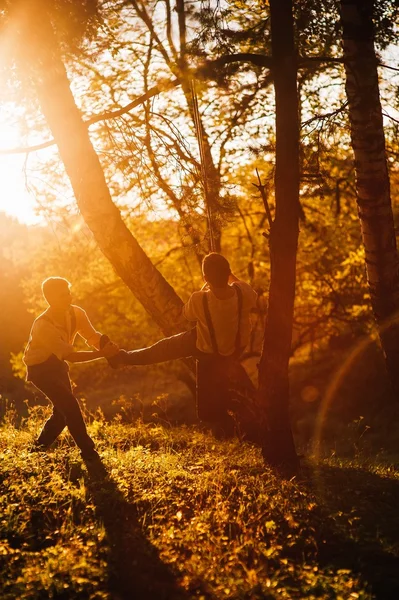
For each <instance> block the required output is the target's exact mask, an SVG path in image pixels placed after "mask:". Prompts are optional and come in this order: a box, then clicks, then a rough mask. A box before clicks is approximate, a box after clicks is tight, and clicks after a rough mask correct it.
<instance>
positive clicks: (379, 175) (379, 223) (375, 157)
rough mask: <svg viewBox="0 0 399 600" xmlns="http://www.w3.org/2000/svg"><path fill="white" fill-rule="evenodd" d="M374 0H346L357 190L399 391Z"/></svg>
mask: <svg viewBox="0 0 399 600" xmlns="http://www.w3.org/2000/svg"><path fill="white" fill-rule="evenodd" d="M373 9H374V2H373V1H372V0H341V21H342V28H343V50H344V64H345V73H346V94H347V98H348V107H349V120H350V131H351V138H352V146H353V151H354V155H355V172H356V192H357V206H358V213H359V219H360V223H361V229H362V236H363V244H364V249H365V259H366V270H367V278H368V285H369V290H370V298H371V304H372V308H373V312H374V315H375V319H376V321H377V324H378V326H379V331H380V339H381V345H382V347H383V350H384V353H385V358H386V365H387V370H388V374H389V376H390V379H391V382H392V385H393V388H394V391H395V392H397V393H399V324H398V318H397V317H398V314H397V313H398V310H399V270H398V254H397V248H396V238H395V227H394V220H393V214H392V206H391V197H390V185H389V175H388V168H387V160H386V153H385V137H384V128H383V119H382V111H381V102H380V95H379V87H378V72H377V58H376V54H375V49H374V32H373V22H372V17H373Z"/></svg>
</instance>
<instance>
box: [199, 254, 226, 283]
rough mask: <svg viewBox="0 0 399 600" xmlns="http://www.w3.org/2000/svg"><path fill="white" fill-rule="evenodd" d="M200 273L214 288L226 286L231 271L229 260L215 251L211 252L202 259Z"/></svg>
mask: <svg viewBox="0 0 399 600" xmlns="http://www.w3.org/2000/svg"><path fill="white" fill-rule="evenodd" d="M202 273H203V275H204V279H205V281H206V282H207V283H209V285H211V286H213V287H215V288H223V287H226V285H227V284H228V281H229V276H230V273H231V270H230V265H229V261H228V260H227V259H226V258H225V257H224V256H222V255H221V254H218V253H217V252H211V253H210V254H207V255H206V256H205V258H204V260H203V261H202Z"/></svg>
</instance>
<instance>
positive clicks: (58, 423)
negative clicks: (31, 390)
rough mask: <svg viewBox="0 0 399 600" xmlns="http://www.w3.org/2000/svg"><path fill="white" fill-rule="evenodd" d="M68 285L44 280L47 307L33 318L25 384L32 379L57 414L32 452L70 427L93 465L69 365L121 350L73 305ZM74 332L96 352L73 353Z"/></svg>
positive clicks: (54, 279)
mask: <svg viewBox="0 0 399 600" xmlns="http://www.w3.org/2000/svg"><path fill="white" fill-rule="evenodd" d="M70 287H71V284H70V283H69V282H68V281H67V280H66V279H63V278H61V277H49V278H48V279H46V280H45V281H43V283H42V291H43V296H44V298H45V300H46V301H47V303H48V305H49V306H48V308H47V310H45V311H44V312H43V313H42V314H41V315H39V316H38V317H37V318H36V319H35V321H34V323H33V326H32V329H31V332H30V337H29V342H28V345H27V347H26V349H25V354H24V362H25V364H26V367H27V377H26V379H27V381H31V382H32V383H33V384H34V385H35V386H36V387H37V388H38V389H39V390H40V391H41V392H43V394H45V395H46V396H47V398H48V399H49V400H50V401H51V403H52V404H53V413H52V415H51V417H50V418H49V419H48V421H46V423H45V424H44V427H43V429H42V431H41V433H40V435H39V437H38V439H37V441H36V443H35V445H34V447H33V450H46V449H47V448H49V446H51V444H52V443H53V442H54V441H55V440H56V439H57V437H58V436H59V435H60V433H61V432H62V430H63V429H64V428H65V426H67V427H68V429H69V431H70V433H71V435H72V437H73V439H74V440H75V443H76V445H77V446H78V447H79V448H80V451H81V455H82V458H83V460H85V461H91V460H97V459H99V456H98V454H97V452H96V450H95V448H94V442H93V440H92V439H91V437H90V436H89V435H88V433H87V430H86V425H85V423H84V420H83V416H82V413H81V410H80V407H79V404H78V401H77V399H76V398H75V396H74V395H73V392H72V387H71V382H70V379H69V374H68V371H69V367H68V364H67V362H66V361H68V362H81V363H83V362H90V361H93V360H97V359H99V358H103V357H104V358H109V357H112V356H115V354H116V353H117V352H118V346H117V345H116V344H114V343H112V342H110V341H109V339H108V337H107V336H105V335H102V334H101V333H99V332H98V331H96V330H95V329H94V327H93V326H92V324H91V323H90V321H89V319H88V317H87V315H86V312H85V311H84V310H83V309H82V308H80V307H79V306H74V305H72V304H71V301H72V296H71V291H70ZM76 334H79V335H80V336H81V337H82V338H83V339H84V340H85V341H86V343H87V344H88V345H90V346H93V347H94V348H96V350H88V351H78V352H75V351H74V349H73V342H74V339H75V336H76ZM100 348H102V349H100Z"/></svg>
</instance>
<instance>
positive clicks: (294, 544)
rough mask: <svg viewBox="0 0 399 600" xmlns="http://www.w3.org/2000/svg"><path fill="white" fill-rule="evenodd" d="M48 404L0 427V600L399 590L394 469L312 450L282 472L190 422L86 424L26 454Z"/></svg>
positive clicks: (363, 594)
mask: <svg viewBox="0 0 399 600" xmlns="http://www.w3.org/2000/svg"><path fill="white" fill-rule="evenodd" d="M44 413H45V409H43V408H41V407H37V408H36V409H33V410H31V411H30V414H29V417H28V418H27V419H25V420H24V421H23V422H22V423H18V426H17V420H16V414H15V413H14V412H13V411H12V410H9V411H8V412H7V414H6V417H5V418H4V420H3V422H2V425H1V429H0V455H1V456H0V485H1V497H0V582H1V583H0V592H1V593H0V597H1V598H2V600H14V599H15V598H18V599H20V600H28V599H29V600H33V599H42V598H57V599H58V598H59V599H65V600H72V599H75V598H76V599H77V598H79V599H87V598H90V599H92V600H100V599H101V600H103V599H110V600H111V599H112V600H130V599H135V600H141V599H143V600H144V599H145V600H147V599H150V600H151V599H154V600H155V599H157V600H162V599H165V600H169V599H170V600H172V599H174V598H176V599H189V598H198V599H200V598H202V599H222V598H223V599H237V600H238V599H247V600H257V599H259V600H260V599H267V600H268V599H273V598H275V599H294V598H298V599H302V598H309V599H313V598H323V599H330V598H331V599H337V600H341V599H342V600H348V599H362V600H364V599H371V598H378V599H381V600H389V599H391V598H392V599H395V600H396V599H397V598H399V520H398V518H397V509H398V500H399V474H398V473H399V470H398V468H397V467H395V466H393V465H392V464H391V465H389V464H383V463H382V462H381V463H378V461H376V459H371V458H370V457H368V458H367V457H362V456H358V457H357V458H356V459H352V460H346V461H343V460H342V459H341V460H340V459H339V458H338V457H337V456H335V457H330V458H324V459H320V460H319V461H318V462H317V463H316V461H314V460H312V459H309V460H308V462H307V464H306V465H305V466H304V468H303V470H302V472H301V474H300V476H298V477H297V478H295V479H293V480H291V481H286V480H283V479H281V478H279V477H278V476H276V474H274V473H273V472H272V471H270V470H268V469H267V468H265V466H264V465H263V463H262V459H261V456H260V452H259V450H258V449H257V448H255V447H252V446H250V445H246V444H242V445H240V444H239V443H238V442H236V441H228V442H226V441H224V442H222V441H217V440H215V439H214V438H213V437H212V436H210V435H209V434H207V433H206V432H203V431H201V430H200V429H199V428H196V427H194V426H192V427H184V426H183V427H179V428H173V427H167V426H161V425H159V424H158V425H154V424H152V425H151V424H143V423H141V422H136V423H135V424H126V423H123V422H122V421H121V420H120V419H118V418H116V419H114V420H113V421H112V422H106V421H105V420H104V419H103V418H102V417H101V415H98V416H97V417H96V418H95V419H94V420H93V421H92V422H91V424H90V432H91V434H92V436H93V438H94V439H95V440H96V442H97V446H98V450H99V452H100V455H101V457H102V461H103V465H104V470H102V469H98V468H97V469H95V468H94V469H93V468H90V470H89V471H88V470H87V468H86V466H85V465H84V464H83V463H82V462H81V460H80V457H79V453H78V451H77V449H76V448H75V447H74V446H72V445H71V442H70V439H69V438H68V436H67V435H65V436H63V437H62V438H61V439H60V441H59V442H58V443H57V444H56V445H55V447H54V449H52V450H51V451H50V452H48V453H47V454H39V453H29V452H28V449H29V445H30V443H31V441H32V440H33V438H34V436H35V434H36V433H37V430H38V429H39V427H40V424H41V423H42V421H43V419H44Z"/></svg>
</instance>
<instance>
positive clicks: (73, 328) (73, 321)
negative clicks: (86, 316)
mask: <svg viewBox="0 0 399 600" xmlns="http://www.w3.org/2000/svg"><path fill="white" fill-rule="evenodd" d="M69 316H70V319H71V338H72V337H73V334H74V333H75V331H76V315H75V311H74V310H73V308H72V306H71V308H70V309H69ZM40 319H43V321H48V322H49V323H51V324H52V325H54V326H55V327H57V329H62V330H63V331H66V330H65V329H64V327H60V326H59V325H57V324H56V323H54V321H53V320H52V319H50V317H48V316H47V315H42V316H41V317H40ZM66 333H67V335H68V332H66Z"/></svg>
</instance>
